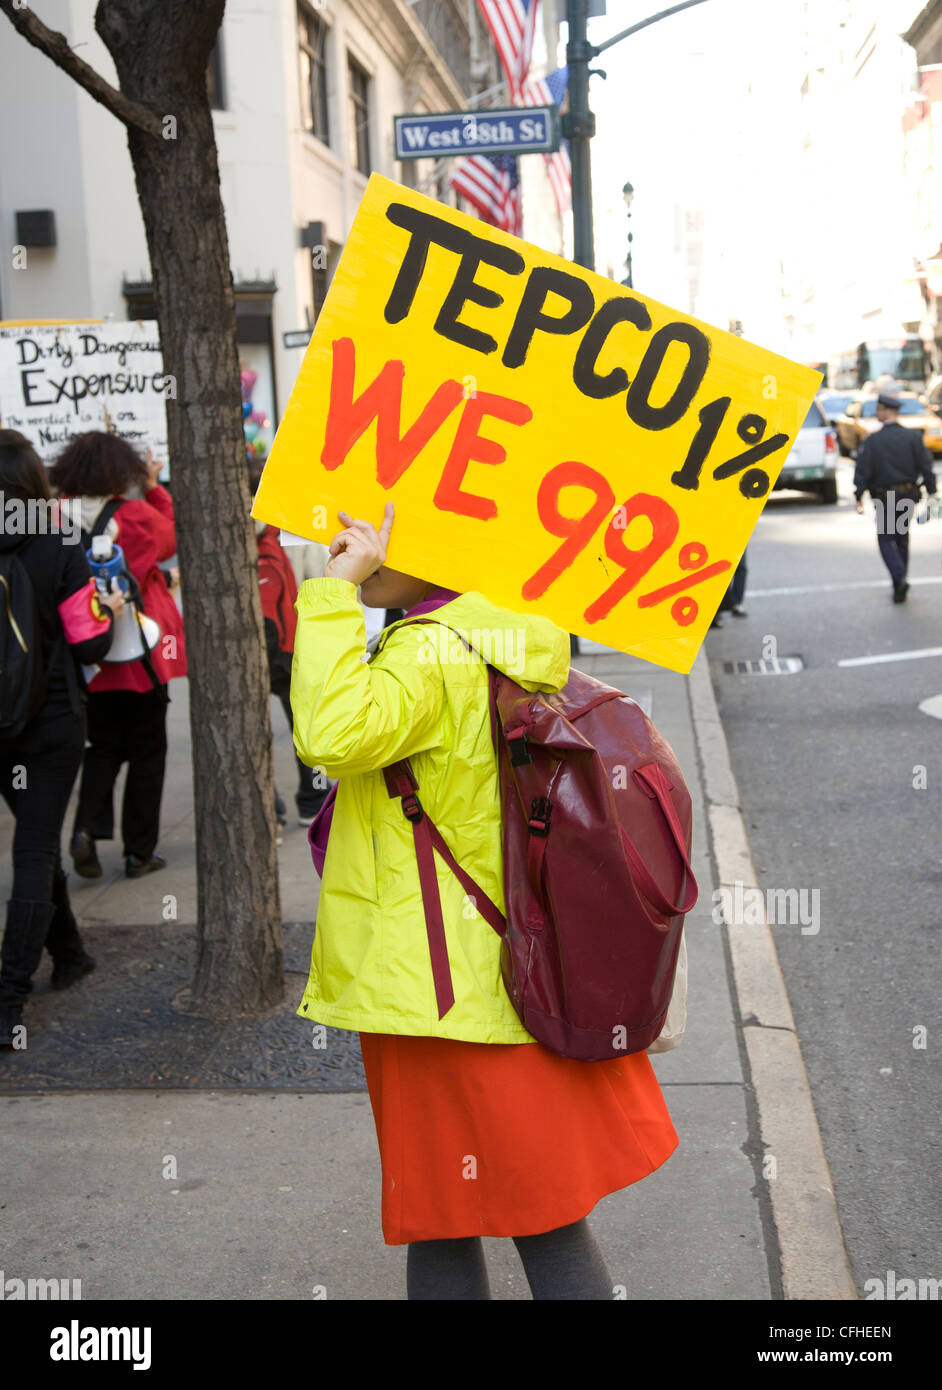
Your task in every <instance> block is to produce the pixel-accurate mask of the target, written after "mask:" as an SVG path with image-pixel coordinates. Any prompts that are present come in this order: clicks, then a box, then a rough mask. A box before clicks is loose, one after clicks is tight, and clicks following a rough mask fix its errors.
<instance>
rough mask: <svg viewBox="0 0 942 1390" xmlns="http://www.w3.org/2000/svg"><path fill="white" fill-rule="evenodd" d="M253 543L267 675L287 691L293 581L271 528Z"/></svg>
mask: <svg viewBox="0 0 942 1390" xmlns="http://www.w3.org/2000/svg"><path fill="white" fill-rule="evenodd" d="M256 542H257V545H258V590H259V594H260V596H261V600H262V616H263V618H264V620H265V644H266V647H267V650H268V667H269V674H270V676H271V682H272V686H273V687H275V686H277V687H278V688H279V689H280V688H281V687H282V686H284V688H285V689H287V688H288V687H289V686H290V684H291V655H292V653H293V651H294V639H295V634H296V633H297V629H298V615H297V613H296V612H295V607H294V605H295V602H296V601H297V597H298V585H297V580H296V579H295V577H294V570H293V569H292V568H291V561H290V560H289V559H288V556H287V555H286V554H285V548H284V546H283V545H282V544H281V542H280V540H279V539H278V532H277V530H276V529H275V527H274V526H266V527H265V529H264V531H262V532H260V533H259V534H258V535H257V536H256Z"/></svg>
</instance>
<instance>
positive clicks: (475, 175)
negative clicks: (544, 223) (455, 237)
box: [451, 154, 523, 236]
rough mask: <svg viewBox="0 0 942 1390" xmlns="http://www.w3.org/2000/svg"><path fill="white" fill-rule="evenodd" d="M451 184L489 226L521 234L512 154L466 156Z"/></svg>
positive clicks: (517, 180) (517, 173)
mask: <svg viewBox="0 0 942 1390" xmlns="http://www.w3.org/2000/svg"><path fill="white" fill-rule="evenodd" d="M451 186H452V188H454V189H456V190H457V192H459V193H460V194H461V195H462V197H464V198H467V200H468V202H469V203H470V204H471V205H472V207H475V208H477V210H478V212H479V213H480V214H481V217H482V218H483V219H484V221H485V222H489V223H490V224H491V226H492V227H499V228H500V229H501V230H502V231H504V232H510V234H511V235H512V236H523V203H522V200H521V197H520V171H519V169H518V167H517V159H516V156H515V155H512V154H495V155H490V156H487V155H482V154H476V155H470V156H469V157H468V158H467V159H463V160H462V161H461V163H460V164H459V165H458V167H457V169H456V170H455V172H454V173H453V174H452V176H451Z"/></svg>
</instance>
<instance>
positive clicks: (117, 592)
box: [98, 579, 127, 618]
mask: <svg viewBox="0 0 942 1390" xmlns="http://www.w3.org/2000/svg"><path fill="white" fill-rule="evenodd" d="M98 602H99V603H100V604H101V606H102V607H103V608H110V609H111V616H112V617H113V618H120V617H121V614H122V613H123V612H124V610H125V607H126V606H127V605H126V600H125V597H124V591H123V590H122V589H121V587H120V586H119V584H118V581H117V579H112V581H111V593H110V594H99V595H98Z"/></svg>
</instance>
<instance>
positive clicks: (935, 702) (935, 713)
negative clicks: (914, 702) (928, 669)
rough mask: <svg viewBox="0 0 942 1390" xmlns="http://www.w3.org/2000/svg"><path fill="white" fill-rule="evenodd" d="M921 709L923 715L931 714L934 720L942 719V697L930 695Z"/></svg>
mask: <svg viewBox="0 0 942 1390" xmlns="http://www.w3.org/2000/svg"><path fill="white" fill-rule="evenodd" d="M919 708H920V709H921V710H922V712H923V714H931V715H932V718H933V719H942V695H930V697H929V699H928V700H923V702H922V704H921V705H920V706H919Z"/></svg>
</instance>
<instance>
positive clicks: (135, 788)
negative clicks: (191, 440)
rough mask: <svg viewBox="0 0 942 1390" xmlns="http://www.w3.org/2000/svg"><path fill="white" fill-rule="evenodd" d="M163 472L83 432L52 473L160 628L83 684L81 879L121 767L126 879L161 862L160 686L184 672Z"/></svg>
mask: <svg viewBox="0 0 942 1390" xmlns="http://www.w3.org/2000/svg"><path fill="white" fill-rule="evenodd" d="M161 467H162V464H161V463H160V462H159V461H158V460H156V459H154V458H152V457H151V454H150V451H149V450H148V454H147V461H146V462H144V461H143V460H142V459H141V458H140V456H139V455H138V454H137V453H136V452H135V450H134V449H133V448H132V447H131V445H130V444H128V443H127V442H126V441H125V440H123V439H119V438H118V437H117V436H116V435H113V434H106V433H104V432H102V431H91V432H89V433H88V434H81V435H78V436H77V437H76V438H75V439H73V440H72V441H71V443H70V444H69V445H68V446H67V447H66V448H65V450H64V451H63V452H62V454H60V456H59V458H58V460H57V461H56V463H55V465H54V466H53V468H52V469H51V471H50V479H51V481H52V483H53V486H54V487H56V488H57V489H58V491H59V494H60V496H61V497H64V498H69V499H71V501H72V503H73V504H76V505H78V506H79V507H80V510H81V524H82V529H83V532H84V533H85V535H86V537H91V535H92V534H93V533H94V532H96V531H97V532H100V533H101V534H103V535H105V536H109V537H110V538H111V540H112V542H113V544H114V546H117V547H120V549H121V551H122V552H123V555H124V562H125V567H126V569H127V571H128V574H129V576H130V578H131V579H132V580H133V581H134V583H135V585H136V586H137V590H138V592H139V595H140V606H141V608H142V609H143V611H144V612H145V613H146V614H147V616H148V617H149V618H151V619H153V620H154V621H155V622H156V623H157V625H158V627H159V629H160V640H159V641H158V643H157V645H156V647H154V649H153V651H150V652H146V651H145V652H144V654H143V655H142V657H141V658H139V659H135V660H127V661H122V662H120V663H116V662H108V661H107V660H106V661H105V662H104V663H103V665H102V667H101V669H100V671H99V672H98V674H97V675H96V676H95V677H94V679H93V680H92V682H91V684H90V685H89V702H88V741H89V746H88V748H87V750H86V753H85V763H84V767H83V769H82V784H81V787H80V790H79V803H78V808H77V810H76V815H75V825H74V828H73V833H72V842H71V846H70V853H71V855H72V860H73V863H74V865H75V871H76V873H78V874H81V875H82V877H83V878H100V877H101V864H100V863H99V861H98V855H97V852H96V849H95V841H96V840H110V839H111V838H112V836H113V834H114V805H113V795H114V784H115V780H116V778H117V776H118V773H119V771H120V770H121V766H122V764H123V763H125V762H126V763H127V765H128V774H127V781H126V783H125V788H124V802H123V807H122V814H121V831H122V836H123V840H124V859H125V872H126V873H127V876H128V877H129V878H140V877H141V876H142V875H143V874H147V873H152V872H153V871H154V870H155V869H162V868H164V867H165V864H166V860H164V859H162V858H161V857H160V856H159V855H157V854H155V853H154V850H155V849H156V846H157V838H158V834H159V829H160V801H161V796H162V793H163V782H164V767H165V763H166V758H167V727H166V726H167V705H168V703H169V696H168V694H167V684H168V682H169V681H170V680H172V679H173V677H174V676H185V675H186V657H185V654H184V645H183V620H182V618H181V616H180V610H179V609H178V608H177V605H176V603H175V602H174V600H173V598H172V597H171V595H170V592H169V589H168V583H167V579H166V577H165V576H164V574H163V572H162V571H161V569H160V568H159V565H160V562H161V561H162V560H167V559H169V558H170V556H171V555H173V554H175V552H176V548H177V542H176V533H175V529H174V520H173V503H172V501H171V500H170V494H169V493H168V492H167V491H166V490H165V489H164V488H162V487H161V486H160V484H159V483H158V482H157V476H158V474H159V473H160V470H161ZM89 543H90V541H89Z"/></svg>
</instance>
